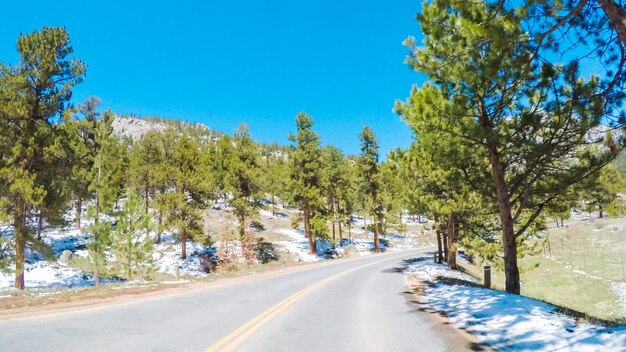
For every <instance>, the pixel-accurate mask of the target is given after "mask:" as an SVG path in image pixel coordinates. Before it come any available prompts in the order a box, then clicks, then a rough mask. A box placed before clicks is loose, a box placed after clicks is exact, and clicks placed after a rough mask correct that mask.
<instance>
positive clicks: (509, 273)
mask: <svg viewBox="0 0 626 352" xmlns="http://www.w3.org/2000/svg"><path fill="white" fill-rule="evenodd" d="M489 161H490V163H491V171H492V177H493V181H494V184H495V191H496V199H497V201H498V210H499V213H500V222H501V223H502V242H503V244H504V274H505V290H506V292H508V293H512V294H516V295H519V294H520V277H519V267H518V266H517V241H516V237H515V230H514V224H513V217H512V215H511V214H512V212H511V203H510V199H509V194H508V193H509V191H508V187H507V184H506V181H505V179H504V175H505V170H504V167H503V165H502V162H501V160H500V155H499V154H498V151H497V149H496V148H495V146H490V148H489Z"/></svg>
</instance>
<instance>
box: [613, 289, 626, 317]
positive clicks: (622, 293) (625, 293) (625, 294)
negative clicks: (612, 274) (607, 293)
mask: <svg viewBox="0 0 626 352" xmlns="http://www.w3.org/2000/svg"><path fill="white" fill-rule="evenodd" d="M611 288H612V289H613V291H615V293H617V296H618V297H619V301H620V303H621V304H622V309H623V310H624V312H626V282H612V283H611Z"/></svg>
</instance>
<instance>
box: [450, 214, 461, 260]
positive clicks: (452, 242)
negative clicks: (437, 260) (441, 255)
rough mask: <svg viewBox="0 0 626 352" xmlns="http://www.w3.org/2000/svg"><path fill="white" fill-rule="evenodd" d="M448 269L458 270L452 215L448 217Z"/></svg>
mask: <svg viewBox="0 0 626 352" xmlns="http://www.w3.org/2000/svg"><path fill="white" fill-rule="evenodd" d="M448 246H449V247H448V268H450V269H453V270H456V269H458V268H459V266H458V264H457V261H456V227H455V219H454V214H450V215H449V216H448Z"/></svg>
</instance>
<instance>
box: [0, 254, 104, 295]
mask: <svg viewBox="0 0 626 352" xmlns="http://www.w3.org/2000/svg"><path fill="white" fill-rule="evenodd" d="M14 282H15V275H14V274H13V273H0V290H8V289H11V288H12V287H13V284H14ZM24 284H25V285H26V288H30V289H44V288H59V287H85V286H93V285H94V280H93V277H91V276H87V275H85V273H84V272H83V271H82V270H79V269H75V268H68V267H64V266H62V265H60V264H57V263H51V262H47V261H38V262H35V263H33V264H29V263H27V264H26V265H25V268H24Z"/></svg>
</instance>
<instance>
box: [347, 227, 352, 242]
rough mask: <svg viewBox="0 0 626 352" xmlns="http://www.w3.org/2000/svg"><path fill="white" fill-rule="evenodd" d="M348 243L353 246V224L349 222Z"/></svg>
mask: <svg viewBox="0 0 626 352" xmlns="http://www.w3.org/2000/svg"><path fill="white" fill-rule="evenodd" d="M348 242H349V243H350V244H352V224H351V223H350V222H348Z"/></svg>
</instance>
